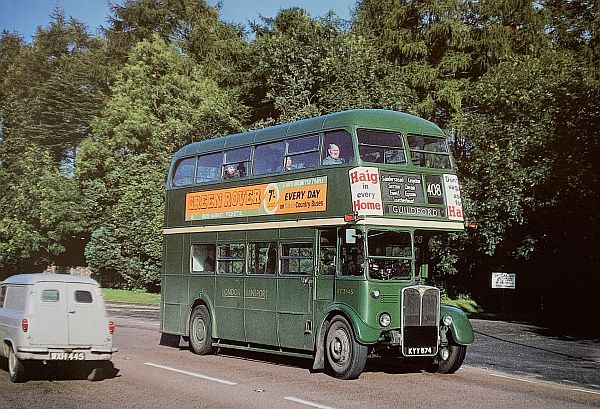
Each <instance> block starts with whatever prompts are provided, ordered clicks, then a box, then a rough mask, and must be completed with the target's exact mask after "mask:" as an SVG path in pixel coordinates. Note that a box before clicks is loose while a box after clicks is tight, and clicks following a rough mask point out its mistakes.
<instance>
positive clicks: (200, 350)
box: [190, 305, 213, 355]
mask: <svg viewBox="0 0 600 409" xmlns="http://www.w3.org/2000/svg"><path fill="white" fill-rule="evenodd" d="M211 334H212V322H211V319H210V314H209V313H208V308H206V306H204V305H198V306H196V307H194V309H193V310H192V314H191V315H190V349H191V350H192V352H193V353H195V354H198V355H206V354H210V353H212V352H213V346H212V343H213V339H212V336H211Z"/></svg>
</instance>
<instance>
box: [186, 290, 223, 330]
mask: <svg viewBox="0 0 600 409" xmlns="http://www.w3.org/2000/svg"><path fill="white" fill-rule="evenodd" d="M200 304H204V305H206V308H208V313H209V314H210V320H211V321H212V322H211V326H212V331H211V333H212V334H211V335H212V337H213V338H218V330H217V325H218V323H217V320H216V318H215V309H214V308H213V304H212V302H211V301H210V297H209V296H208V294H206V293H205V292H203V291H200V292H199V293H198V297H196V299H195V300H194V301H193V302H192V303H190V307H189V308H188V314H187V324H186V332H189V328H188V326H189V322H190V316H191V314H192V310H193V309H194V307H195V306H196V305H200Z"/></svg>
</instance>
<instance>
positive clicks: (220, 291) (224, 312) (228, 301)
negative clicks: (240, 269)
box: [214, 274, 246, 341]
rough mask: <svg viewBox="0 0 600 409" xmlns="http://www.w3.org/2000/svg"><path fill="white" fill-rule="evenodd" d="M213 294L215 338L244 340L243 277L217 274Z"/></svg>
mask: <svg viewBox="0 0 600 409" xmlns="http://www.w3.org/2000/svg"><path fill="white" fill-rule="evenodd" d="M214 294H215V299H214V303H215V320H216V321H217V328H218V333H217V338H222V339H228V340H234V341H245V340H246V333H245V331H244V277H243V276H242V275H239V276H233V275H219V274H218V275H217V277H216V279H215V293H214Z"/></svg>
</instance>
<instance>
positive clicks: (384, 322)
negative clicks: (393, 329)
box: [379, 312, 392, 327]
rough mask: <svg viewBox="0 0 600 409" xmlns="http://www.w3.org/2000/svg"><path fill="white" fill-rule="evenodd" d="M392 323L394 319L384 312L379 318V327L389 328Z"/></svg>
mask: <svg viewBox="0 0 600 409" xmlns="http://www.w3.org/2000/svg"><path fill="white" fill-rule="evenodd" d="M391 323H392V317H390V314H388V313H387V312H384V313H382V314H381V315H380V316H379V325H381V326H382V327H389V326H390V324H391Z"/></svg>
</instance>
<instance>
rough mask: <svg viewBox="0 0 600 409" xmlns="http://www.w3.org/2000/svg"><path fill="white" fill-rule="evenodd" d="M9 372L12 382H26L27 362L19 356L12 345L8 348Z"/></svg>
mask: <svg viewBox="0 0 600 409" xmlns="http://www.w3.org/2000/svg"><path fill="white" fill-rule="evenodd" d="M8 374H9V375H10V380H11V382H14V383H21V382H25V364H24V363H23V362H21V361H20V360H19V358H17V355H15V351H14V350H13V348H12V347H10V348H9V350H8Z"/></svg>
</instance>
